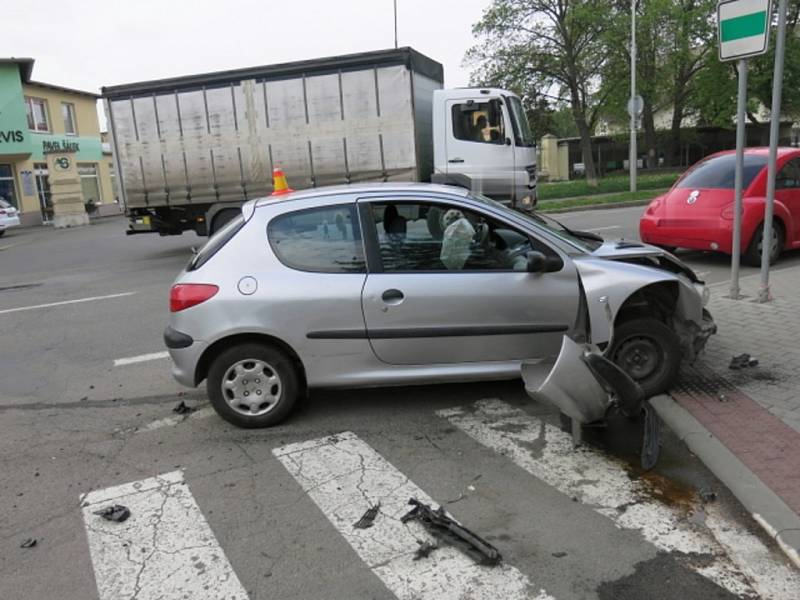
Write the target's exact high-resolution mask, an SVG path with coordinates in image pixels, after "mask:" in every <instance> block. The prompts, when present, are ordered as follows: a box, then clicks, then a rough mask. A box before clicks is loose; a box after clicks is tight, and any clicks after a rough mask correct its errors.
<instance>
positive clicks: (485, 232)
mask: <svg viewBox="0 0 800 600" xmlns="http://www.w3.org/2000/svg"><path fill="white" fill-rule="evenodd" d="M472 239H473V241H474V242H475V243H476V244H478V245H479V246H481V247H484V246H486V242H487V241H488V239H489V224H488V223H481V224H479V225H478V227H477V228H476V229H475V236H474V237H473V238H472Z"/></svg>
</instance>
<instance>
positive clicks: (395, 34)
mask: <svg viewBox="0 0 800 600" xmlns="http://www.w3.org/2000/svg"><path fill="white" fill-rule="evenodd" d="M394 47H395V48H397V0H394Z"/></svg>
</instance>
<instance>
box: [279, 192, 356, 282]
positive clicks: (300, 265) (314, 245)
mask: <svg viewBox="0 0 800 600" xmlns="http://www.w3.org/2000/svg"><path fill="white" fill-rule="evenodd" d="M267 237H268V238H269V243H270V246H271V247H272V251H273V252H274V253H275V256H277V257H278V260H280V261H281V262H282V263H283V264H285V265H286V266H287V267H289V268H291V269H297V270H299V271H312V272H315V273H366V270H367V268H366V261H365V259H364V246H363V244H362V243H361V229H360V228H359V226H358V219H357V218H356V213H355V206H354V205H352V204H348V205H339V206H325V207H320V208H311V209H307V210H299V211H296V212H291V213H286V214H285V215H281V216H279V217H275V218H274V219H272V221H270V223H269V226H268V227H267Z"/></svg>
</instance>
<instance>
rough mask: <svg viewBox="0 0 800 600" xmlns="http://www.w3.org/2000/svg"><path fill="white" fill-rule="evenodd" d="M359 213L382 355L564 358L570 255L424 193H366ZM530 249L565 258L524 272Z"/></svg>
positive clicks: (572, 286) (374, 337)
mask: <svg viewBox="0 0 800 600" xmlns="http://www.w3.org/2000/svg"><path fill="white" fill-rule="evenodd" d="M359 213H360V215H361V220H362V229H363V230H364V235H365V242H366V245H367V252H368V261H369V263H368V264H369V272H368V275H367V281H366V283H365V286H364V291H363V294H362V306H363V310H364V319H365V322H366V325H367V335H368V337H369V340H370V343H371V346H372V349H373V351H374V352H375V354H376V356H377V357H378V358H379V359H380V360H382V361H384V362H386V363H390V364H403V365H415V364H431V363H434V364H435V363H461V362H477V361H504V360H517V359H525V358H537V357H541V356H549V355H554V354H557V353H558V350H559V348H560V345H561V338H562V336H563V335H564V334H569V333H571V331H572V328H573V325H574V323H575V320H576V316H577V311H578V304H579V293H580V292H579V286H578V276H577V271H576V269H575V267H574V266H573V264H572V261H571V260H570V259H569V258H568V257H566V256H561V255H558V253H557V252H556V251H555V250H553V249H551V248H549V247H545V246H544V244H542V242H541V241H539V240H537V239H536V238H532V237H530V236H529V235H528V233H527V232H523V231H520V230H519V228H517V227H516V226H511V225H508V224H507V223H503V222H502V221H500V220H498V219H496V218H494V217H489V216H487V215H485V214H482V213H481V212H479V211H476V210H474V209H467V208H464V207H460V206H459V205H457V204H456V203H450V202H443V201H441V200H436V199H427V198H425V197H424V196H419V199H411V200H409V199H400V198H397V199H388V198H382V199H373V198H370V199H361V200H359ZM457 213H461V218H462V219H465V220H466V221H468V223H465V222H464V221H461V220H460V219H459V215H458V214H457ZM484 226H486V227H489V228H490V231H489V232H488V233H487V232H486V231H485V230H484ZM470 227H471V228H472V231H474V233H470ZM465 232H466V233H465ZM467 234H469V239H466V238H467ZM482 237H483V238H485V239H484V240H481V238H482ZM530 250H541V251H544V252H549V253H552V254H553V255H558V256H560V257H561V259H562V266H561V268H560V269H559V270H558V271H557V272H550V273H529V272H527V271H526V270H525V264H526V255H527V252H528V251H530ZM495 251H497V252H498V253H499V254H497V253H495Z"/></svg>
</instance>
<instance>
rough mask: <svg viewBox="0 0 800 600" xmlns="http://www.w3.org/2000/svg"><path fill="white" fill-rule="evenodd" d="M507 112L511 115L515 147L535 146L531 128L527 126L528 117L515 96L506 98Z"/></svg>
mask: <svg viewBox="0 0 800 600" xmlns="http://www.w3.org/2000/svg"><path fill="white" fill-rule="evenodd" d="M505 98H506V103H507V104H508V110H509V112H510V113H511V124H512V125H513V127H514V138H515V142H516V144H517V146H528V147H531V146H535V145H536V140H535V139H534V138H533V132H532V131H531V126H530V125H528V117H527V116H526V115H525V111H524V110H523V108H522V101H521V100H520V99H519V98H517V97H516V96H506V97H505Z"/></svg>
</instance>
